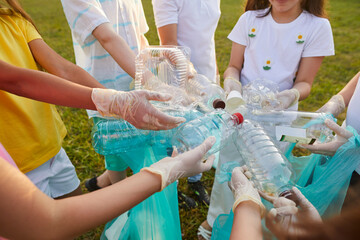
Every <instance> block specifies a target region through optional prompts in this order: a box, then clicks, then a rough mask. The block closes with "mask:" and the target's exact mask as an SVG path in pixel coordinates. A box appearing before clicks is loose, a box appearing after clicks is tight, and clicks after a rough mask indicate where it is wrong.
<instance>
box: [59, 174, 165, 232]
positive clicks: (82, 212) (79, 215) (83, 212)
mask: <svg viewBox="0 0 360 240" xmlns="http://www.w3.org/2000/svg"><path fill="white" fill-rule="evenodd" d="M160 188H161V178H160V177H159V176H158V175H155V174H152V173H149V172H146V171H144V172H140V173H137V174H135V175H133V176H131V177H129V178H127V179H125V180H123V181H121V182H119V183H116V184H114V185H112V186H109V187H107V188H104V189H101V190H99V191H96V192H92V193H90V194H85V195H82V196H78V197H74V198H69V199H64V200H63V202H61V203H59V208H58V209H57V213H58V216H57V221H58V224H57V225H58V226H59V228H58V229H57V231H59V234H61V232H64V231H67V232H68V233H71V235H69V236H72V237H75V236H77V235H80V234H81V233H83V232H86V231H88V230H90V229H92V228H94V227H96V226H98V225H100V224H103V223H105V222H107V221H109V220H111V219H113V218H114V217H117V216H119V215H120V214H122V213H124V212H126V211H127V210H129V209H131V208H132V207H134V206H136V205H137V204H139V203H140V202H141V201H143V200H145V199H146V198H148V197H149V196H151V195H152V194H154V193H155V192H157V191H160ZM74 212H76V214H74ZM70 219H71V220H70ZM74 223H76V224H74Z"/></svg>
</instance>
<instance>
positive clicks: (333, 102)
mask: <svg viewBox="0 0 360 240" xmlns="http://www.w3.org/2000/svg"><path fill="white" fill-rule="evenodd" d="M345 108H346V106H345V102H344V98H343V96H341V95H334V96H332V97H331V98H330V100H329V101H328V102H327V103H325V105H324V106H322V107H321V108H319V109H318V110H317V111H316V112H324V113H331V114H332V115H333V116H334V117H337V116H338V115H339V114H340V113H342V112H343V111H344V110H345Z"/></svg>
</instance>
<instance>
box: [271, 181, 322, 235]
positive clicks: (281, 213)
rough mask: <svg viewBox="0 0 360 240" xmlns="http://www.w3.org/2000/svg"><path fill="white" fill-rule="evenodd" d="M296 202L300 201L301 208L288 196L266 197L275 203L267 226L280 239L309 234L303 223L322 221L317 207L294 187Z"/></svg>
mask: <svg viewBox="0 0 360 240" xmlns="http://www.w3.org/2000/svg"><path fill="white" fill-rule="evenodd" d="M292 193H293V196H292V198H293V199H294V201H295V202H297V203H298V205H299V207H300V208H299V209H297V208H296V204H295V202H293V201H291V200H289V199H286V198H283V197H281V198H266V197H265V199H266V200H268V201H270V202H272V203H273V204H274V207H275V208H273V209H271V210H270V212H269V213H268V214H267V216H266V227H267V228H269V230H270V231H271V232H272V233H273V234H274V235H275V236H276V237H277V238H278V239H289V238H291V239H293V238H296V237H300V236H304V234H307V233H306V231H305V229H303V224H309V223H314V224H319V223H322V220H321V217H320V214H319V213H318V211H317V210H316V208H315V207H314V206H313V205H312V204H311V203H310V202H309V201H308V200H307V199H306V197H305V196H304V195H303V194H302V193H301V192H300V191H299V189H297V188H296V187H293V188H292Z"/></svg>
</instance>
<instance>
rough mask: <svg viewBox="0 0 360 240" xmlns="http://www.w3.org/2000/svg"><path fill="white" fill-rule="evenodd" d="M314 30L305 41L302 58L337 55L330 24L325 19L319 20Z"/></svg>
mask: <svg viewBox="0 0 360 240" xmlns="http://www.w3.org/2000/svg"><path fill="white" fill-rule="evenodd" d="M314 25H315V28H314V30H313V31H312V32H311V33H310V35H309V36H308V39H306V40H305V47H304V52H303V55H302V57H320V56H331V55H334V54H335V49H334V39H333V34H332V30H331V26H330V22H329V21H328V20H327V19H325V18H319V19H318V22H317V23H316V24H314Z"/></svg>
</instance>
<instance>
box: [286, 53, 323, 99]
mask: <svg viewBox="0 0 360 240" xmlns="http://www.w3.org/2000/svg"><path fill="white" fill-rule="evenodd" d="M323 59H324V57H303V58H302V59H301V61H300V65H299V70H298V74H297V76H296V80H295V83H294V85H293V88H295V89H297V90H298V91H299V93H300V97H299V100H303V99H305V98H307V97H308V96H309V94H310V91H311V87H312V84H313V82H314V79H315V76H316V73H317V72H318V71H319V69H320V66H321V63H322V61H323Z"/></svg>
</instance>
